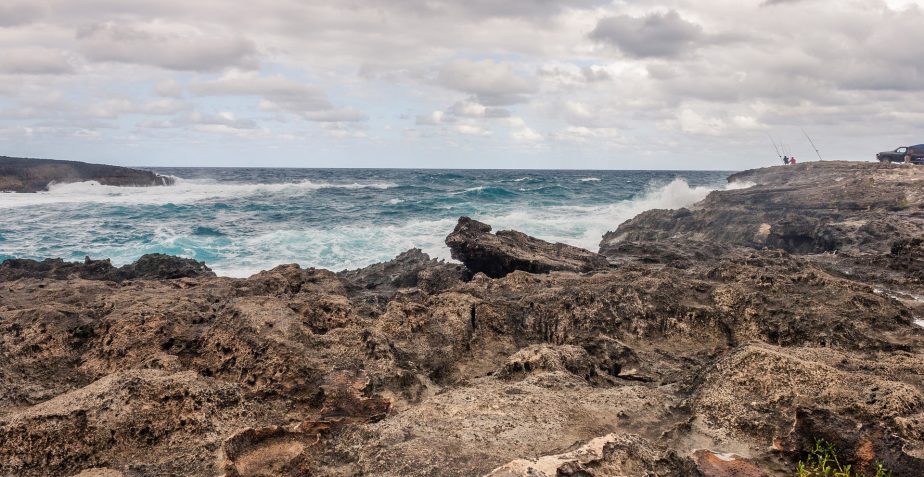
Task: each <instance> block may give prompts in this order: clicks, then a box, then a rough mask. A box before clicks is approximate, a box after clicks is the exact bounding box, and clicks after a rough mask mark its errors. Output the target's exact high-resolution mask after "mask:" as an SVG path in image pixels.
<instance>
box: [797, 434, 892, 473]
mask: <svg viewBox="0 0 924 477" xmlns="http://www.w3.org/2000/svg"><path fill="white" fill-rule="evenodd" d="M796 476H797V477H867V475H866V474H864V473H862V472H856V471H854V470H853V469H851V466H850V465H849V464H847V465H844V464H841V463H840V461H839V460H838V459H837V450H836V449H835V448H834V445H833V444H831V443H830V442H827V441H824V440H820V439H819V440H817V441H815V448H814V449H812V450H811V451H810V452H809V455H808V457H807V458H806V459H805V460H804V461H802V460H800V461H799V463H798V464H796ZM870 477H892V471H891V470H886V469H885V468H883V467H882V462H878V461H877V462H876V473H875V474H873V475H872V476H870Z"/></svg>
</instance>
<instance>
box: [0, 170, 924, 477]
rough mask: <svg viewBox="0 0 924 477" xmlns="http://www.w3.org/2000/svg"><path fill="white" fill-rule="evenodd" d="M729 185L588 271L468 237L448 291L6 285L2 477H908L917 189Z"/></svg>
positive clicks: (579, 254)
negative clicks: (845, 476)
mask: <svg viewBox="0 0 924 477" xmlns="http://www.w3.org/2000/svg"><path fill="white" fill-rule="evenodd" d="M730 180H731V181H737V182H739V183H747V184H748V185H750V184H753V185H752V186H751V187H745V188H739V189H735V190H728V191H718V192H713V193H711V194H710V195H709V196H708V197H707V198H706V199H705V200H703V201H702V202H700V203H698V204H696V205H694V206H691V207H689V208H687V209H680V210H653V211H649V212H645V213H643V214H640V215H639V216H637V217H636V218H634V219H632V220H630V221H628V222H626V223H624V224H622V225H620V226H619V227H618V228H617V229H616V230H615V231H613V232H610V233H608V234H606V236H604V237H603V240H602V242H601V247H600V250H599V251H598V252H592V251H587V250H582V249H579V248H576V247H571V246H567V245H562V244H550V243H547V242H544V241H542V240H539V239H536V238H533V237H529V236H527V235H524V234H522V233H519V232H515V231H501V232H497V233H492V232H491V228H490V226H489V225H487V224H482V223H480V222H477V221H475V220H472V219H469V218H462V219H460V220H459V223H458V225H457V226H456V229H455V230H454V231H453V232H452V233H451V234H450V235H449V236H448V237H447V240H446V241H447V245H448V246H449V247H450V249H451V250H452V253H453V257H454V258H455V259H457V260H458V261H459V262H461V264H455V263H445V262H441V261H437V260H432V259H430V258H429V257H428V256H426V254H423V253H422V252H420V251H419V250H411V251H408V252H405V253H403V254H401V255H400V256H398V257H397V258H395V259H394V260H392V261H390V262H386V263H381V264H376V265H372V266H370V267H367V268H364V269H360V270H352V271H344V272H339V273H335V272H331V271H327V270H319V269H311V268H309V269H303V268H301V267H299V266H298V265H282V266H279V267H276V268H274V269H272V270H269V271H264V272H261V273H259V274H256V275H253V276H251V277H250V278H246V279H233V278H226V277H216V276H214V274H213V273H211V271H210V270H209V269H208V267H206V266H205V264H202V263H199V262H194V261H191V260H187V259H179V258H176V257H167V256H156V255H154V256H145V257H142V258H141V259H140V260H139V261H138V262H136V263H134V264H131V265H126V266H124V267H119V268H116V267H113V266H112V265H111V264H109V263H108V261H94V260H90V259H87V260H86V261H85V262H84V263H71V264H69V263H65V262H62V261H55V260H46V261H42V262H37V261H31V260H8V261H5V262H3V263H2V264H0V356H3V357H4V358H5V359H0V476H6V475H11V476H12V475H16V476H45V475H61V476H72V475H80V476H81V477H91V476H96V477H101V476H106V477H111V476H126V477H128V476H132V477H134V476H155V475H204V476H218V475H224V476H228V477H231V476H270V475H286V476H307V475H312V476H319V475H321V476H350V475H376V476H431V475H437V476H473V475H474V476H477V475H491V476H495V477H502V476H503V477H520V476H523V477H525V476H548V477H552V476H594V477H602V476H616V475H631V476H635V475H658V476H676V477H682V476H709V477H720V476H777V475H779V476H784V475H793V473H792V468H793V464H794V462H795V460H797V459H798V458H800V457H801V456H802V455H803V453H804V452H805V451H806V450H807V449H808V448H810V447H811V445H812V444H813V442H814V440H815V439H826V440H828V441H830V442H832V443H833V444H835V445H836V446H837V447H838V448H839V449H840V450H841V452H842V454H841V455H842V458H843V459H846V460H847V461H849V462H850V463H852V464H853V465H854V466H855V467H854V468H855V469H860V470H863V471H869V470H870V469H871V468H872V466H873V465H874V463H875V462H877V461H881V462H882V463H884V464H885V465H886V467H888V468H890V469H892V470H893V471H894V475H895V476H915V475H920V469H922V468H924V327H922V326H920V325H919V324H916V322H918V321H919V320H922V319H924V168H920V167H906V166H890V165H880V164H865V163H845V162H823V163H821V162H819V163H806V164H800V165H798V166H789V167H773V168H767V169H760V170H754V171H747V172H744V173H740V174H736V175H734V176H732V177H730ZM615 225H616V224H614V226H615ZM646 472H647V474H646Z"/></svg>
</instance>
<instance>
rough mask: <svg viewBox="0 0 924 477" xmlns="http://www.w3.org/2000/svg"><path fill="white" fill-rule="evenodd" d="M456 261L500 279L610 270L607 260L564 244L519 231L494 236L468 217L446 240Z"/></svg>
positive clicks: (499, 233)
mask: <svg viewBox="0 0 924 477" xmlns="http://www.w3.org/2000/svg"><path fill="white" fill-rule="evenodd" d="M446 245H448V246H449V250H450V251H451V252H452V258H454V259H456V260H459V261H461V262H462V263H464V264H465V266H466V267H468V269H469V270H471V271H472V272H475V273H478V272H481V273H484V274H485V275H487V276H489V277H493V278H499V277H502V276H504V275H507V274H508V273H510V272H512V271H514V270H522V271H525V272H529V273H549V272H553V271H565V272H590V271H593V270H603V269H606V268H607V267H608V266H609V264H608V263H607V261H606V258H605V257H603V256H601V255H598V254H595V253H593V252H589V251H587V250H584V249H581V248H578V247H573V246H571V245H566V244H562V243H555V244H552V243H549V242H546V241H544V240H539V239H537V238H534V237H530V236H529V235H526V234H524V233H521V232H517V231H515V230H502V231H500V232H497V233H496V234H492V233H491V226H490V225H487V224H483V223H481V222H478V221H477V220H472V219H470V218H468V217H462V218H460V219H459V223H458V224H457V225H456V228H455V230H453V231H452V233H451V234H449V236H448V237H446Z"/></svg>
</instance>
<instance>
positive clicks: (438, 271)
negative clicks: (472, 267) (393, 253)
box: [337, 248, 471, 298]
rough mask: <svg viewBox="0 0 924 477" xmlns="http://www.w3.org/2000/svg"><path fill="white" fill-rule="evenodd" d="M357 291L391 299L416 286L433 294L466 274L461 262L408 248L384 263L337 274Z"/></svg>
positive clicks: (467, 276)
mask: <svg viewBox="0 0 924 477" xmlns="http://www.w3.org/2000/svg"><path fill="white" fill-rule="evenodd" d="M337 275H338V276H339V277H341V278H342V279H344V280H345V281H347V282H348V283H349V284H350V286H351V289H352V290H354V291H355V292H357V293H364V294H367V295H377V296H383V297H387V298H391V297H392V296H394V294H395V293H396V292H397V291H398V290H399V289H401V288H420V289H421V290H423V291H424V292H426V293H437V292H440V291H443V290H446V289H449V288H452V287H453V286H454V285H457V284H458V283H460V282H461V281H463V280H465V279H467V278H469V277H470V275H471V274H470V272H469V271H468V270H467V269H466V268H464V267H463V266H461V265H457V264H450V263H446V262H443V261H441V260H436V259H431V258H430V256H429V255H427V254H425V253H423V252H422V251H421V250H420V249H419V248H415V249H411V250H408V251H407V252H404V253H402V254H401V255H398V256H397V257H395V259H394V260H390V261H388V262H383V263H376V264H373V265H369V266H368V267H366V268H360V269H357V270H344V271H342V272H340V273H338V274H337Z"/></svg>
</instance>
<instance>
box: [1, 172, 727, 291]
mask: <svg viewBox="0 0 924 477" xmlns="http://www.w3.org/2000/svg"><path fill="white" fill-rule="evenodd" d="M152 170H155V171H156V172H158V173H161V174H167V175H171V176H174V177H177V184H176V185H174V186H171V187H150V188H123V187H109V186H101V185H99V184H96V183H92V182H87V183H78V184H65V185H57V186H52V187H51V190H50V191H49V192H46V193H39V194H0V260H2V259H4V258H10V257H21V258H45V257H61V258H64V259H68V260H82V259H83V257H84V256H87V255H89V256H91V257H93V258H111V259H112V261H113V262H114V263H115V264H116V265H121V264H124V263H128V262H131V261H134V260H135V259H137V258H138V257H139V256H140V255H142V254H145V253H154V252H160V253H168V254H174V255H181V256H185V257H190V258H195V259H197V260H203V261H205V262H206V263H208V265H209V266H210V267H212V268H213V269H214V270H215V271H216V272H218V273H219V274H221V275H230V276H248V275H250V274H252V273H255V272H257V271H260V270H263V269H268V268H271V267H273V266H275V265H278V264H281V263H299V264H301V265H302V266H306V267H307V266H314V267H323V268H328V269H332V270H341V269H345V268H357V267H361V266H365V265H368V264H371V263H375V262H379V261H383V260H388V259H390V258H392V257H394V256H395V255H397V254H398V253H400V252H402V251H404V250H407V249H409V248H413V247H418V248H422V249H423V250H424V251H425V252H427V253H429V254H430V255H432V256H436V257H440V258H445V259H449V258H450V257H449V251H448V250H447V249H446V247H445V246H444V245H443V239H444V238H445V236H446V235H447V234H448V233H449V232H450V231H451V230H452V228H453V226H454V225H455V222H456V219H458V217H459V216H462V215H468V216H471V217H473V218H476V219H478V220H481V221H483V222H487V223H489V224H491V225H492V226H494V228H495V230H501V229H510V228H512V229H517V230H520V231H523V232H525V233H528V234H531V235H535V236H537V237H541V238H544V239H546V240H550V241H560V242H565V243H570V244H573V245H578V246H581V247H586V248H589V249H591V250H596V249H597V247H598V245H599V242H600V237H601V236H602V235H603V233H605V232H606V231H609V230H614V229H615V228H616V227H617V226H618V225H619V224H620V223H621V222H623V221H625V220H627V219H629V218H631V217H633V216H635V215H636V214H638V213H639V212H642V211H644V210H647V209H651V208H676V207H682V206H685V205H689V204H692V203H693V202H696V201H697V200H700V199H702V198H703V197H705V195H706V194H707V193H708V192H709V191H710V190H714V189H718V188H723V187H725V177H727V176H728V173H727V172H702V171H536V170H529V171H516V170H499V171H498V170H483V171H478V170H475V171H473V170H389V169H238V168H233V169H232V168H227V169H225V168H207V169H205V168H152Z"/></svg>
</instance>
